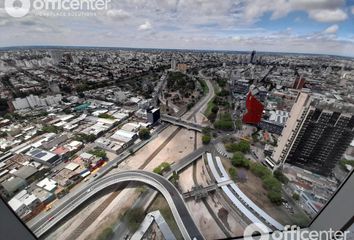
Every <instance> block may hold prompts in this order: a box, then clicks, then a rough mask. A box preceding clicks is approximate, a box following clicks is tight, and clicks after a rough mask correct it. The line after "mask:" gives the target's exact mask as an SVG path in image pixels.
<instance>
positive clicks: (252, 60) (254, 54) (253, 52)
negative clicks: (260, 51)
mask: <svg viewBox="0 0 354 240" xmlns="http://www.w3.org/2000/svg"><path fill="white" fill-rule="evenodd" d="M255 56H256V51H254V50H253V51H252V53H251V57H250V63H254V60H255Z"/></svg>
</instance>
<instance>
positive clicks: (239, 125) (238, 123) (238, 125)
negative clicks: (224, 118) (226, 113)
mask: <svg viewBox="0 0 354 240" xmlns="http://www.w3.org/2000/svg"><path fill="white" fill-rule="evenodd" d="M235 125H236V129H237V130H242V121H241V119H236V122H235Z"/></svg>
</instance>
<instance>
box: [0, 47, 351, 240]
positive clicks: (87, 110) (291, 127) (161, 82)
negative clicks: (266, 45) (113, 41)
mask: <svg viewBox="0 0 354 240" xmlns="http://www.w3.org/2000/svg"><path fill="white" fill-rule="evenodd" d="M0 60H1V86H0V87H1V99H2V102H1V104H2V105H1V107H2V108H1V109H2V111H3V113H4V114H3V117H2V118H1V121H0V124H1V142H0V143H1V145H0V147H1V173H0V175H1V185H0V186H1V194H2V197H3V198H4V199H6V200H7V201H8V204H9V205H10V206H11V208H12V209H13V210H14V211H15V212H16V214H18V215H19V216H20V217H21V219H22V220H23V221H25V222H26V223H27V224H28V226H29V227H30V228H31V230H33V232H34V233H35V234H36V236H38V237H43V238H45V239H96V238H97V239H102V238H105V235H108V236H110V237H112V236H116V237H122V236H124V238H125V239H130V238H132V239H141V238H142V237H143V236H145V237H146V236H150V235H151V236H155V238H157V239H171V238H173V239H181V238H188V236H189V237H190V238H193V237H197V239H198V238H202V237H203V236H204V237H205V238H210V239H217V238H225V237H231V236H240V235H242V233H243V230H244V228H245V226H246V225H247V224H248V223H250V222H258V221H259V222H261V223H264V224H265V225H266V226H267V227H268V228H269V230H270V231H271V230H275V229H282V228H283V227H284V226H285V225H287V224H296V225H299V226H305V225H306V224H308V222H309V221H310V220H311V218H313V217H314V216H315V215H316V214H317V213H318V212H319V210H320V209H321V208H322V207H323V206H324V204H325V203H326V202H327V201H328V200H329V199H330V197H331V196H332V194H333V193H334V192H335V190H336V189H337V187H338V186H339V184H340V183H341V181H343V179H344V178H345V177H346V175H347V174H348V172H349V171H351V170H352V167H353V159H354V142H353V139H354V114H353V113H354V109H353V107H354V104H353V103H354V101H353V100H354V95H353V87H354V86H353V77H354V74H353V73H354V72H353V66H354V65H353V63H354V62H353V60H352V59H348V58H342V57H333V56H319V55H318V56H314V55H291V54H283V55H280V54H271V53H257V52H256V51H251V52H198V51H177V50H175V51H172V50H152V49H149V50H143V49H140V50H137V49H97V48H76V49H65V48H54V49H47V48H34V49H28V50H23V49H21V50H12V51H4V52H2V53H1V57H0ZM151 173H155V174H151ZM159 175H160V176H159ZM120 182H121V184H118V183H120ZM147 214H148V215H147ZM149 214H150V216H154V217H153V218H151V217H148V216H149ZM63 219H64V220H63ZM154 219H155V221H156V222H155V223H154V221H153V220H154ZM157 219H160V220H157Z"/></svg>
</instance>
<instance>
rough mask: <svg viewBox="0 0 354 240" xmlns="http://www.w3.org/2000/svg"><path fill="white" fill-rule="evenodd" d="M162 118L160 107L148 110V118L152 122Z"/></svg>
mask: <svg viewBox="0 0 354 240" xmlns="http://www.w3.org/2000/svg"><path fill="white" fill-rule="evenodd" d="M160 118H161V114H160V108H154V109H151V110H147V120H148V122H149V123H151V124H155V123H156V122H157V121H159V120H160Z"/></svg>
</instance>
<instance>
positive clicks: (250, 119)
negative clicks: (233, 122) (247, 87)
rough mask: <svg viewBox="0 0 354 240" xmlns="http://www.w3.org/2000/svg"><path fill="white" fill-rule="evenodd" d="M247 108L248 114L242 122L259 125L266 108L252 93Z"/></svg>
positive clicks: (247, 100) (248, 96)
mask: <svg viewBox="0 0 354 240" xmlns="http://www.w3.org/2000/svg"><path fill="white" fill-rule="evenodd" d="M246 108H247V112H246V114H245V115H244V116H243V118H242V121H243V122H244V123H247V124H254V125H258V124H259V123H260V122H261V119H262V115H263V110H264V106H263V104H262V103H261V101H260V100H259V99H258V98H257V97H256V96H255V94H254V92H252V91H250V92H249V93H248V95H247V99H246Z"/></svg>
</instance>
